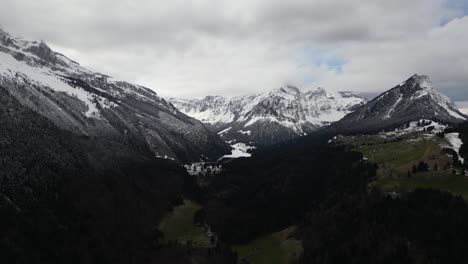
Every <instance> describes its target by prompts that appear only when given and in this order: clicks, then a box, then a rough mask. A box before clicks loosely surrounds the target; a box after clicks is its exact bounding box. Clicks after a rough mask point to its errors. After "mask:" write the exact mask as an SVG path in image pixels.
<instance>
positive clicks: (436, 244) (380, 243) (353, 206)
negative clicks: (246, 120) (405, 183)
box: [199, 126, 468, 263]
mask: <svg viewBox="0 0 468 264" xmlns="http://www.w3.org/2000/svg"><path fill="white" fill-rule="evenodd" d="M463 129H466V126H465V128H463V127H461V128H459V129H457V131H460V137H461V138H463V139H464V142H465V143H467V142H468V141H467V140H466V136H467V133H466V130H463ZM328 138H329V136H328V137H327V136H326V135H316V136H310V137H306V138H303V139H299V140H297V141H296V142H295V143H292V144H288V145H283V146H277V147H272V148H269V149H266V150H264V151H262V152H258V153H256V154H255V155H254V156H253V157H252V158H251V159H243V160H235V161H232V162H230V163H229V164H227V165H226V169H225V171H224V172H223V173H222V174H221V175H219V176H217V177H216V178H215V179H214V180H213V182H212V184H211V185H210V186H209V187H208V189H207V190H206V191H205V192H203V193H204V194H205V195H204V196H202V199H203V200H204V203H205V209H204V211H202V212H201V213H200V215H201V216H203V217H205V219H206V221H207V222H208V223H210V225H211V226H212V227H213V228H214V230H215V231H216V232H218V234H219V235H220V239H222V240H223V241H226V242H228V243H232V244H237V243H243V242H246V241H249V240H251V239H254V238H255V237H258V236H259V235H262V234H267V233H269V232H272V231H277V230H281V229H283V228H286V227H287V226H292V225H296V226H298V229H297V230H296V234H295V236H296V237H297V238H298V239H300V240H301V241H302V243H303V247H304V255H303V256H302V257H301V259H300V260H298V262H299V263H466V262H467V261H468V254H467V252H468V243H467V242H466V241H468V206H467V204H466V202H465V201H464V200H463V199H462V198H461V197H456V196H453V195H452V194H450V193H446V192H441V191H437V190H424V189H416V190H414V191H412V192H409V193H404V194H399V195H396V196H395V195H390V194H384V193H381V192H380V191H378V190H377V189H372V188H371V189H370V188H369V187H368V186H369V185H368V183H369V182H371V181H372V180H373V178H374V177H375V176H376V169H377V166H376V165H374V164H370V163H368V162H366V161H364V160H363V159H362V155H361V154H360V153H356V152H352V151H347V150H346V149H344V148H343V147H335V146H332V145H329V144H327V143H328V140H327V139H328ZM465 147H466V144H465ZM460 177H462V176H460ZM200 215H199V216H200Z"/></svg>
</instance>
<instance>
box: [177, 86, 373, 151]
mask: <svg viewBox="0 0 468 264" xmlns="http://www.w3.org/2000/svg"><path fill="white" fill-rule="evenodd" d="M169 102H171V103H172V104H174V106H175V107H176V108H178V109H179V110H180V111H181V112H183V113H185V114H187V115H189V116H191V117H194V118H196V119H198V120H200V121H202V122H204V123H206V124H210V125H211V126H212V128H213V130H214V131H216V132H217V133H218V134H219V135H221V137H222V138H223V139H225V140H226V141H229V142H243V143H247V144H253V145H259V146H262V145H270V144H275V143H278V142H282V141H286V140H289V139H293V138H295V137H298V136H303V135H307V134H309V133H311V132H313V131H316V130H317V129H318V128H320V127H323V126H326V125H328V124H330V123H331V122H335V121H338V120H340V119H341V118H342V117H344V116H345V115H346V114H348V113H350V112H352V111H353V110H354V109H356V108H357V107H359V106H361V105H363V104H364V103H365V102H367V100H366V99H365V98H363V97H361V96H359V95H356V94H353V93H351V92H331V91H326V90H324V89H322V88H318V89H315V90H309V91H305V92H302V91H301V90H299V89H298V88H296V87H293V86H285V87H281V88H279V89H276V90H273V91H270V92H265V93H260V94H255V95H248V96H239V97H233V98H226V97H221V96H207V97H205V98H203V99H201V100H197V99H178V98H170V99H169Z"/></svg>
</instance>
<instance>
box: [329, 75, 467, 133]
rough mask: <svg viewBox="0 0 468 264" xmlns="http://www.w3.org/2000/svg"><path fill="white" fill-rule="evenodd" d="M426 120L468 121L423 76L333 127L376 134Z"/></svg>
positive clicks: (385, 95) (411, 78) (361, 108)
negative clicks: (380, 130) (378, 131)
mask: <svg viewBox="0 0 468 264" xmlns="http://www.w3.org/2000/svg"><path fill="white" fill-rule="evenodd" d="M419 119H426V120H434V121H438V122H440V123H448V124H457V123H461V122H464V121H466V120H468V117H467V116H465V115H464V114H462V113H461V112H460V111H459V110H458V109H457V107H456V106H455V104H454V103H453V102H452V101H451V100H450V99H449V98H448V97H446V96H444V95H442V94H440V93H439V92H438V91H437V90H436V89H435V88H434V87H433V86H432V84H431V81H430V80H429V77H427V76H425V75H421V76H420V75H413V76H412V77H410V78H409V79H408V80H406V81H404V82H403V83H401V84H400V85H397V86H396V87H394V88H392V89H390V90H388V91H387V92H385V93H383V94H381V95H380V96H378V97H376V98H375V99H373V100H372V101H370V102H369V103H367V104H366V105H364V106H361V107H360V108H358V109H356V111H354V112H353V113H351V114H349V115H347V116H346V117H344V118H343V119H342V120H340V121H339V122H337V123H336V124H334V126H333V127H334V128H335V129H336V130H337V131H344V132H347V131H348V132H363V131H376V130H379V129H385V128H389V127H393V126H398V125H402V124H405V123H408V122H411V121H415V120H419Z"/></svg>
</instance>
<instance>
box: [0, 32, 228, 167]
mask: <svg viewBox="0 0 468 264" xmlns="http://www.w3.org/2000/svg"><path fill="white" fill-rule="evenodd" d="M0 89H5V90H6V91H7V92H8V93H9V94H10V95H11V96H13V97H15V98H16V99H17V100H18V101H19V102H20V103H21V104H22V105H24V106H27V107H28V108H30V109H32V110H34V111H35V112H37V113H39V114H40V115H42V116H44V117H46V118H48V119H49V120H51V121H53V122H54V123H55V124H56V125H57V126H58V127H60V128H62V129H65V130H69V131H71V132H73V133H75V134H77V135H80V136H85V137H99V138H102V139H106V140H112V141H117V142H119V143H122V142H127V143H128V144H132V145H136V143H135V142H143V144H144V145H145V148H148V149H149V150H151V151H152V152H153V154H154V155H155V156H158V157H163V158H170V159H175V160H179V161H199V160H201V159H217V158H219V157H220V156H222V155H223V154H225V153H226V152H229V146H228V145H227V144H226V143H225V142H223V141H222V140H221V139H220V138H219V136H218V135H216V133H213V132H212V131H209V130H208V129H207V128H206V127H205V126H204V125H203V124H202V123H200V122H199V121H197V120H195V119H193V118H191V117H188V116H186V115H184V114H182V113H180V112H179V111H178V110H177V109H176V108H175V107H174V106H173V105H172V104H170V103H168V102H166V101H165V100H164V99H162V98H161V97H159V96H158V95H157V94H156V93H155V92H153V91H152V90H150V89H148V88H145V87H143V86H140V85H135V84H131V83H128V82H125V81H120V80H117V79H114V78H112V77H110V76H107V75H104V74H100V73H96V72H92V71H90V70H87V69H85V68H83V67H81V66H80V65H79V64H78V63H77V62H75V61H72V60H70V59H68V58H67V57H65V56H64V55H62V54H60V53H57V52H54V51H53V50H51V49H50V48H49V46H47V45H46V44H45V43H44V42H39V41H29V40H25V39H22V38H20V37H16V36H13V35H11V34H8V33H6V32H4V31H2V30H0Z"/></svg>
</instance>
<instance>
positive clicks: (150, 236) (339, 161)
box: [0, 30, 468, 264]
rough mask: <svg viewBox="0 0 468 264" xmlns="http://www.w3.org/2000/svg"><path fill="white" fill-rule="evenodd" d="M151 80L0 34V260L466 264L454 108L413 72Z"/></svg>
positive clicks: (465, 132) (463, 184)
mask: <svg viewBox="0 0 468 264" xmlns="http://www.w3.org/2000/svg"><path fill="white" fill-rule="evenodd" d="M395 81H396V82H395V83H397V81H398V80H395ZM392 86H394V85H392V84H389V85H388V87H389V88H390V87H392ZM345 88H346V87H345ZM153 89H154V90H156V91H157V90H158V87H153ZM153 89H149V88H145V87H143V86H140V85H136V84H131V83H128V82H126V81H122V80H117V79H115V78H113V77H111V76H108V75H105V74H102V73H97V72H93V71H91V70H88V69H86V68H85V67H82V66H80V64H78V63H77V62H75V61H73V60H71V59H69V58H67V57H66V56H64V55H62V54H60V53H57V52H55V51H53V50H52V49H51V48H50V47H49V46H48V45H47V44H45V43H44V42H41V41H31V40H26V39H23V38H21V37H17V36H14V35H13V34H10V33H7V32H4V31H1V30H0V262H1V263H19V264H23V263H24V264H26V263H28V264H35V263H41V264H43V263H57V264H58V263H76V264H82V263H83V264H88V263H89V264H93V263H99V264H107V263H112V264H120V263H122V264H124V263H138V264H153V263H169V264H172V263H174V264H176V263H177V264H194V263H200V264H209V263H215V264H224V263H229V264H247V263H252V264H274V263H279V264H289V263H297V264H306V263H319V264H335V263H336V264H342V263H360V264H361V263H363V264H375V263H377V264H380V263H382V264H387V263H417V264H422V263H460V264H461V263H468V243H467V241H468V203H467V201H468V177H467V176H468V175H467V169H468V162H467V161H468V122H467V121H468V117H467V116H466V115H465V114H463V113H462V112H460V111H459V110H458V109H457V107H456V106H455V104H454V103H453V102H452V101H451V100H450V99H449V98H448V97H446V96H444V95H442V94H441V93H439V91H438V90H437V89H436V88H434V87H433V85H432V83H431V81H430V79H429V77H427V76H424V75H413V76H411V77H410V78H409V79H407V80H405V81H404V82H402V83H401V84H399V85H396V86H394V87H393V88H391V89H389V90H388V91H386V92H384V93H382V94H381V95H379V96H377V97H376V98H373V99H372V100H370V101H369V100H367V99H366V98H364V97H362V96H360V95H358V94H356V93H353V92H333V91H328V90H325V89H323V88H317V89H312V90H301V89H299V88H297V87H293V86H284V87H280V88H278V89H274V90H271V91H267V92H264V93H259V94H252V95H246V96H238V97H233V98H227V97H222V96H206V97H205V98H203V99H180V98H168V99H164V98H161V97H160V96H159V95H158V94H157V93H156V92H154V91H153ZM233 148H234V149H233Z"/></svg>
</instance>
